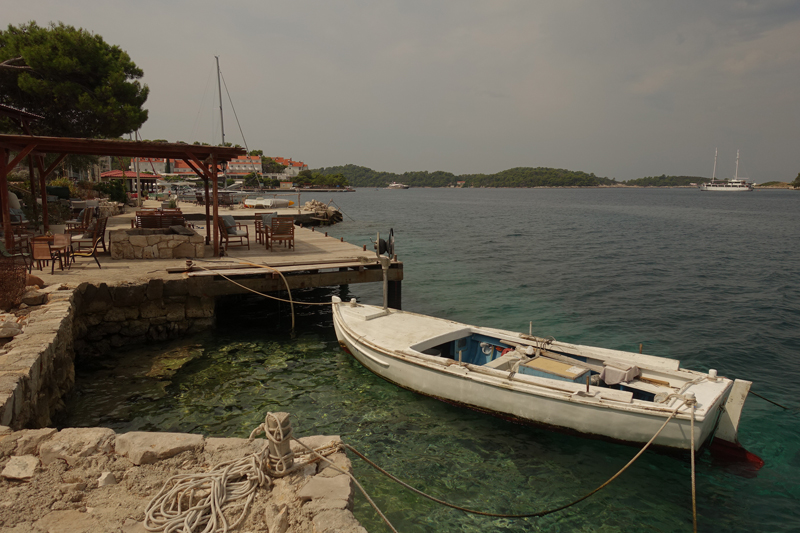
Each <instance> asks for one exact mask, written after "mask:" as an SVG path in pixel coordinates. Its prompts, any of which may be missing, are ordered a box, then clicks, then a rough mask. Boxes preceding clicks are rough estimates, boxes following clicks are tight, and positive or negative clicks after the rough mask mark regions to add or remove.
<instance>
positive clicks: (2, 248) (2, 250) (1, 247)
mask: <svg viewBox="0 0 800 533" xmlns="http://www.w3.org/2000/svg"><path fill="white" fill-rule="evenodd" d="M30 255H31V254H29V253H26V252H17V253H11V252H9V251H8V249H6V244H5V243H4V242H3V241H0V256H2V257H5V258H6V259H11V260H12V261H14V260H16V259H17V258H20V259H22V263H23V264H24V265H25V267H26V268H27V269H28V272H30V271H31V268H32V267H33V261H30V262H29V261H28V258H29V257H30Z"/></svg>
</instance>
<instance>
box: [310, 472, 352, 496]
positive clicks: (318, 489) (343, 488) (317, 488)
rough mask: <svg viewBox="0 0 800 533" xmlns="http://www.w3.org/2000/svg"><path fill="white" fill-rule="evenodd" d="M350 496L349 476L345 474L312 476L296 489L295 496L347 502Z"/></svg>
mask: <svg viewBox="0 0 800 533" xmlns="http://www.w3.org/2000/svg"><path fill="white" fill-rule="evenodd" d="M351 496H352V489H351V488H350V478H349V477H347V476H336V477H314V478H312V479H310V480H309V481H308V483H306V484H305V485H303V488H301V489H300V490H299V491H297V497H298V498H300V500H302V501H308V500H320V499H330V500H344V501H345V502H347V501H349V500H350V497H351Z"/></svg>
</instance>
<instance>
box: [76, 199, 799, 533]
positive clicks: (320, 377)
mask: <svg viewBox="0 0 800 533" xmlns="http://www.w3.org/2000/svg"><path fill="white" fill-rule="evenodd" d="M311 197H315V198H316V199H318V200H323V201H328V200H330V199H331V198H332V199H333V200H334V202H335V203H336V204H338V205H339V206H340V207H341V209H342V210H343V212H344V213H345V217H344V222H343V223H341V224H338V225H336V226H334V227H332V228H330V229H329V230H328V231H329V232H330V233H331V234H332V235H333V236H335V237H337V238H338V237H344V238H345V240H346V241H348V242H351V243H354V244H358V245H361V244H368V249H371V244H370V239H375V236H376V233H377V232H380V233H381V236H382V237H386V236H387V234H388V232H389V229H390V228H393V229H394V235H395V239H396V253H397V255H398V256H399V259H400V260H402V261H403V262H404V264H405V279H404V281H403V284H402V298H403V308H404V309H406V310H410V311H415V312H419V313H424V314H429V315H434V316H438V317H443V318H449V319H453V320H458V321H462V322H466V323H470V324H477V325H484V326H493V327H498V328H504V329H511V330H516V331H524V332H527V331H528V328H529V327H530V324H531V323H532V330H533V332H534V334H537V335H541V336H554V337H555V338H557V339H559V340H563V341H568V342H575V343H581V344H589V345H595V346H602V347H606V348H613V349H620V350H629V351H638V349H639V345H640V344H642V345H643V346H644V352H645V353H649V354H653V355H659V356H664V357H671V358H675V359H679V360H680V361H681V363H682V366H683V367H686V368H692V369H697V370H703V371H704V370H707V369H709V368H716V369H718V371H719V373H720V374H721V375H724V376H728V377H731V378H734V377H735V378H743V379H748V380H751V381H753V390H754V391H756V392H758V393H760V394H762V395H764V396H766V397H768V398H770V399H771V400H774V401H776V402H778V403H781V404H783V405H784V406H786V407H788V409H786V410H784V409H782V408H780V407H776V406H775V405H772V404H769V403H767V402H765V401H763V400H761V399H759V398H757V397H754V396H752V395H751V396H750V397H749V398H748V400H747V403H746V405H745V408H744V413H743V416H742V421H741V425H740V440H741V442H742V443H743V444H744V445H745V447H746V448H748V450H750V451H751V452H753V453H755V454H757V455H759V456H760V457H761V458H763V459H764V461H765V462H766V465H765V466H764V467H763V468H762V469H761V470H760V471H759V472H757V474H753V473H752V472H751V473H748V472H746V471H742V470H740V469H737V468H735V467H731V466H727V465H724V464H718V463H717V462H716V461H714V460H713V459H712V457H711V456H710V454H708V453H705V454H704V455H702V456H701V457H700V458H699V460H698V464H697V504H698V522H699V530H700V531H730V532H754V531H758V532H762V531H763V532H778V531H800V505H798V504H799V503H800V401H798V396H797V391H798V383H800V358H799V356H800V289H799V288H798V282H800V221H799V220H798V212H799V209H798V208H799V207H800V193H798V192H793V191H755V192H753V193H743V194H723V193H713V192H700V191H699V190H697V189H478V190H473V189H409V190H377V189H359V190H358V191H357V192H355V193H345V194H331V193H327V194H318V195H316V196H313V195H304V196H303V198H302V201H306V200H308V199H310V198H311ZM332 294H338V295H341V296H342V297H343V298H347V299H349V298H352V297H355V298H358V299H359V300H360V301H362V302H365V303H374V304H380V303H381V302H382V296H381V289H380V284H371V285H350V286H349V287H341V288H340V287H335V288H332V289H330V290H327V289H319V290H314V291H305V292H303V293H298V294H295V298H296V299H302V300H305V301H329V299H330V297H331V295H332ZM219 305H220V307H219V309H218V315H219V324H218V327H217V328H216V330H215V331H213V332H208V333H206V334H203V335H200V336H197V337H194V338H191V339H187V340H185V341H181V342H174V343H171V344H167V345H164V346H158V348H157V349H158V352H154V350H155V349H156V347H154V346H147V347H144V348H138V349H134V350H129V351H126V352H122V353H120V354H117V357H116V359H114V360H108V361H104V362H103V363H102V364H98V365H96V366H94V367H92V368H84V369H81V370H80V371H79V376H78V382H77V387H76V390H75V392H74V393H73V394H72V396H71V397H70V399H69V402H68V409H69V416H68V418H67V419H66V420H65V421H64V422H63V425H64V426H94V425H101V426H108V427H111V428H113V429H115V430H116V431H118V432H124V431H132V430H160V431H186V432H194V433H202V434H206V435H214V436H237V437H246V436H248V434H249V433H250V431H251V429H252V428H254V427H255V426H256V425H257V424H259V423H260V422H261V421H263V418H264V415H265V413H266V412H267V411H288V412H291V413H292V415H293V420H294V422H293V423H294V427H295V432H296V435H300V436H302V435H314V434H337V435H341V436H342V438H343V439H344V440H345V441H346V442H348V443H349V444H351V445H352V446H354V447H356V448H357V449H359V450H360V451H361V452H362V453H364V454H365V455H367V456H368V457H370V458H371V459H373V460H374V461H376V462H377V463H378V464H380V465H381V466H383V467H384V468H386V469H387V470H389V471H390V472H392V473H394V474H395V475H397V476H399V477H400V478H402V479H404V480H405V481H407V482H409V483H410V484H412V485H414V486H416V487H418V488H420V489H422V490H424V491H426V492H429V493H431V494H432V495H434V496H436V497H439V498H442V499H444V500H448V501H450V502H452V503H455V504H458V505H463V506H467V507H470V508H475V509H479V510H484V511H490V512H495V513H525V512H536V511H540V510H544V509H549V508H552V507H557V506H560V505H562V504H565V503H567V502H570V501H572V500H574V499H576V498H578V497H580V496H582V495H584V494H586V493H587V492H589V491H591V490H593V489H594V488H596V487H597V486H599V485H600V484H602V483H603V482H605V481H606V480H607V479H608V478H610V477H611V476H612V475H613V474H614V473H616V472H617V471H618V470H619V469H620V468H621V467H622V466H623V465H624V464H625V463H626V462H628V460H630V458H632V457H633V455H635V453H636V452H637V451H638V449H637V448H635V447H630V446H625V445H619V444H611V443H607V442H603V441H598V440H592V439H587V438H580V437H576V436H569V435H564V434H560V433H556V432H551V431H546V430H544V429H540V428H536V427H529V426H521V425H516V424H512V423H509V422H506V421H503V420H499V419H495V418H492V417H490V416H487V415H483V414H479V413H475V412H471V411H468V410H464V409H460V408H456V407H453V406H450V405H447V404H444V403H441V402H438V401H436V400H433V399H429V398H425V397H422V396H420V395H417V394H414V393H411V392H408V391H405V390H402V389H399V388H397V387H396V386H394V385H392V384H390V383H387V382H384V381H383V380H381V379H380V378H378V377H376V376H375V375H373V374H371V373H370V372H368V371H366V370H365V369H364V368H363V367H361V366H360V365H359V364H358V363H357V362H356V361H355V360H353V359H352V358H351V357H350V356H348V355H347V354H345V353H344V352H342V351H341V350H340V349H339V347H338V345H337V342H336V338H335V335H334V332H333V327H332V324H331V315H330V311H329V309H328V308H324V307H306V308H302V307H300V308H299V310H298V325H297V328H296V331H295V332H293V333H292V332H290V320H289V318H288V314H287V313H288V306H287V305H285V304H277V305H276V304H268V303H265V302H264V300H263V299H262V298H259V297H257V296H253V297H244V298H243V297H238V298H231V299H229V300H227V301H225V302H222V303H220V304H219ZM154 355H155V356H157V359H156V362H155V363H154V362H153V356H154ZM352 461H353V465H354V470H355V474H356V476H357V477H358V479H359V480H360V481H361V483H362V484H363V486H364V487H365V488H366V489H367V490H368V491H369V493H370V494H371V496H372V497H373V498H374V499H375V501H376V502H377V503H378V505H379V506H380V507H381V509H382V510H383V511H384V512H385V513H386V514H387V516H388V517H389V519H390V520H391V521H392V522H393V524H394V525H395V527H397V529H398V530H399V531H402V532H434V531H436V532H469V531H476V532H477V531H480V532H494V531H498V532H499V531H503V532H505V531H564V532H567V531H569V532H572V531H584V532H590V531H592V532H593V531H602V532H641V531H650V532H671V531H691V528H692V513H691V483H690V464H689V461H688V459H687V458H686V457H675V456H669V455H662V454H658V453H650V452H648V453H645V454H644V455H643V456H642V457H641V458H640V459H639V460H638V461H637V462H636V463H635V464H634V465H633V466H632V467H631V468H630V469H629V470H628V471H627V472H625V473H624V474H623V475H622V476H621V477H620V478H618V479H617V480H616V481H614V482H613V483H612V484H611V485H609V486H608V487H606V488H605V489H604V490H602V491H601V492H599V493H598V494H596V495H594V496H592V497H591V498H589V499H588V500H586V501H584V502H582V503H580V504H578V505H576V506H574V507H571V508H569V509H567V510H565V511H562V512H559V513H556V514H553V515H549V516H547V517H544V518H538V519H536V518H532V519H526V520H511V519H498V518H487V517H481V516H477V515H469V514H464V513H462V512H460V511H456V510H453V509H448V508H445V507H442V506H439V505H437V504H435V503H433V502H430V501H428V500H425V499H422V498H420V497H418V496H416V495H414V494H412V493H409V492H407V491H405V490H404V489H402V488H400V487H399V486H397V485H395V484H393V483H392V482H391V481H389V480H388V479H386V478H385V477H382V476H381V475H380V474H378V473H376V472H375V471H373V470H372V469H371V468H370V467H369V466H367V465H365V464H364V463H363V462H361V461H360V460H359V459H357V458H352ZM355 513H356V516H357V518H358V519H359V520H360V521H361V522H362V523H363V524H364V525H365V527H367V529H368V530H370V531H372V532H379V531H388V530H387V529H386V528H385V526H383V525H382V523H381V522H380V520H379V518H377V516H376V515H375V513H374V512H373V511H372V510H371V508H370V507H369V506H368V505H367V504H366V502H365V500H364V498H363V497H360V496H357V498H356V509H355Z"/></svg>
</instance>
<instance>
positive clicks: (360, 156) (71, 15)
mask: <svg viewBox="0 0 800 533" xmlns="http://www.w3.org/2000/svg"><path fill="white" fill-rule="evenodd" d="M0 12H2V13H3V19H4V20H5V21H6V23H12V24H21V23H24V22H27V21H29V20H35V21H37V22H38V23H39V24H40V25H46V24H47V23H48V22H50V21H62V22H64V23H66V24H71V25H73V26H77V27H82V28H85V29H87V30H90V31H92V32H94V33H97V34H99V35H101V36H103V38H104V39H105V40H106V41H107V42H109V43H112V44H116V45H119V46H120V47H121V48H122V49H124V50H126V51H127V52H128V53H129V54H130V56H131V58H132V59H133V61H134V62H135V63H136V64H137V65H138V66H139V67H141V68H142V69H143V70H144V73H145V75H144V78H143V82H144V83H146V84H147V85H149V87H150V97H149V99H148V101H147V103H146V104H145V107H146V108H147V109H148V110H149V113H150V118H149V120H148V121H147V122H146V123H145V124H144V126H143V128H142V135H143V137H144V138H146V139H157V138H162V139H167V140H169V141H178V140H181V141H187V142H193V141H204V142H212V141H213V142H214V143H215V144H216V143H218V142H219V139H220V128H219V116H218V115H219V110H218V100H217V95H216V76H215V74H216V71H215V62H214V56H215V55H218V56H219V57H220V66H221V70H222V75H223V78H224V80H225V83H226V85H227V88H228V91H229V92H230V95H231V99H232V101H233V106H234V107H235V109H236V113H237V114H238V118H239V122H240V124H241V128H242V131H243V132H244V139H245V140H246V143H247V146H248V147H249V148H250V149H251V150H252V149H261V150H263V151H264V153H265V154H266V155H272V156H282V157H291V158H294V159H295V160H302V161H304V162H306V163H307V164H308V165H309V166H310V167H311V168H318V167H321V166H333V165H343V164H347V163H353V164H357V165H364V166H368V167H371V168H373V169H375V170H385V171H391V172H405V171H413V170H428V171H435V170H444V171H449V172H453V173H456V174H463V173H474V172H483V173H494V172H498V171H501V170H504V169H507V168H512V167H519V166H530V167H537V166H543V167H558V168H567V169H570V170H582V171H585V172H594V173H595V174H596V175H598V176H607V177H615V178H617V179H618V180H628V179H632V178H639V177H643V176H651V175H661V174H673V175H695V176H697V175H699V176H710V175H711V172H712V167H713V164H714V149H715V148H716V147H718V148H719V153H720V156H719V163H718V167H717V176H718V177H728V176H732V175H733V171H734V161H735V157H736V150H737V149H739V150H741V163H740V175H744V176H746V177H749V178H750V179H752V180H754V181H755V182H757V183H763V182H766V181H772V180H780V181H791V180H792V179H794V178H795V177H796V176H797V174H798V172H800V2H798V1H797V0H793V1H791V0H763V1H760V0H752V1H747V0H745V1H736V0H703V1H697V0H669V1H664V0H660V1H655V0H608V1H602V0H595V1H589V0H586V1H578V0H574V1H573V0H557V1H536V0H508V1H505V0H491V1H489V0H486V1H472V0H452V1H451V0H447V1H434V0H429V1H418V0H398V1H383V0H350V1H336V0H320V1H307V0H291V1H279V2H278V1H268V0H252V1H250V0H240V1H237V0H227V1H219V0H215V1H199V0H198V1H190V0H158V1H153V0H128V1H124V2H123V1H115V0H103V1H98V0H95V1H90V0H68V1H66V0H29V1H28V2H18V1H16V0H0ZM224 91H225V88H224V87H223V94H224ZM224 108H225V119H224V120H225V132H226V140H227V141H229V142H234V143H238V144H244V143H243V142H242V135H241V134H240V132H239V128H238V126H237V123H236V119H235V118H234V114H233V112H232V111H231V108H230V104H229V103H228V100H227V97H225V102H224Z"/></svg>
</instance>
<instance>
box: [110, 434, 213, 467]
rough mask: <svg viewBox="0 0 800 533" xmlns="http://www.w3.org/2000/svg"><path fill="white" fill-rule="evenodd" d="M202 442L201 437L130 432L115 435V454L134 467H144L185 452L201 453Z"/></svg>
mask: <svg viewBox="0 0 800 533" xmlns="http://www.w3.org/2000/svg"><path fill="white" fill-rule="evenodd" d="M203 441H204V439H203V436H202V435H189V434H186V433H150V432H146V431H131V432H130V433H123V434H122V435H117V443H116V452H117V454H118V455H122V456H125V457H127V458H128V459H129V460H130V461H131V462H132V463H133V464H135V465H145V464H151V463H155V462H156V461H159V460H161V459H167V458H169V457H172V456H173V455H178V454H179V453H181V452H185V451H192V452H199V451H202V450H203Z"/></svg>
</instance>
